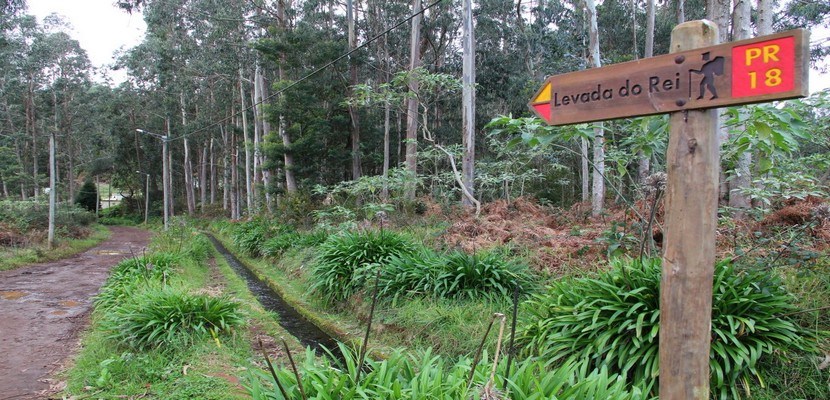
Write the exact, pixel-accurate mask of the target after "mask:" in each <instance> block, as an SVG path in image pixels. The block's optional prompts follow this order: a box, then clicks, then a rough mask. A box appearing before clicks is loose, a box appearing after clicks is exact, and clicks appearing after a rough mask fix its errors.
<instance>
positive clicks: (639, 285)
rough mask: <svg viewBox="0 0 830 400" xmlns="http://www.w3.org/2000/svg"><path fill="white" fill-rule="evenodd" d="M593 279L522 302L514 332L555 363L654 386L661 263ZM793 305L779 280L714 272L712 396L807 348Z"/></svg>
mask: <svg viewBox="0 0 830 400" xmlns="http://www.w3.org/2000/svg"><path fill="white" fill-rule="evenodd" d="M612 264H613V265H614V269H612V270H610V271H607V272H604V273H601V274H599V275H598V276H597V277H595V278H574V279H567V280H562V281H558V282H554V283H553V284H552V285H551V287H550V288H549V290H548V291H547V293H544V294H539V295H535V296H534V297H533V298H532V299H531V300H529V301H527V302H526V303H525V304H524V305H523V310H524V312H523V313H522V314H523V315H525V321H524V323H523V326H522V328H521V333H520V337H521V340H522V341H524V342H525V343H526V344H527V345H528V347H529V349H530V351H531V352H532V353H534V354H537V355H539V356H541V358H542V359H544V360H549V362H551V363H554V364H559V363H563V362H564V363H575V364H577V365H580V367H581V368H588V369H601V368H609V370H610V371H612V372H613V373H619V374H622V375H624V376H627V377H628V378H629V379H630V381H631V382H635V383H637V382H640V383H642V385H643V386H644V387H646V388H648V389H649V390H651V389H655V388H656V384H655V379H656V378H657V376H658V372H659V366H658V344H657V339H658V335H659V320H660V310H659V305H660V291H659V286H660V276H661V269H660V268H661V267H660V260H656V259H654V260H645V261H642V262H641V261H639V260H620V259H617V260H614V261H612ZM795 309H796V308H795V307H794V306H793V305H792V297H791V296H790V295H789V294H787V293H786V292H785V291H784V289H783V288H782V287H781V283H780V281H778V280H777V279H775V278H773V277H771V276H770V274H769V273H767V272H765V271H761V270H749V271H740V270H738V269H736V268H735V267H734V266H733V265H731V264H730V263H729V262H721V263H719V264H718V265H717V267H716V269H715V279H714V289H713V306H712V343H711V361H710V367H711V374H712V378H711V387H712V391H713V393H715V394H716V395H717V397H719V398H722V399H726V398H740V386H741V384H743V386H744V387H747V384H748V381H749V379H750V378H756V379H759V380H761V379H762V374H761V371H759V370H758V368H757V366H758V362H759V360H761V359H763V358H764V357H769V356H772V355H775V356H776V357H782V356H783V355H784V354H786V353H787V352H789V351H793V350H801V351H804V350H810V349H811V348H812V344H811V343H812V342H811V341H810V340H809V337H810V333H809V332H808V331H805V330H804V329H803V328H801V327H800V326H798V325H797V324H795V323H793V322H792V321H791V320H790V319H789V318H787V317H780V316H782V315H786V314H788V313H792V312H793V311H794V310H795Z"/></svg>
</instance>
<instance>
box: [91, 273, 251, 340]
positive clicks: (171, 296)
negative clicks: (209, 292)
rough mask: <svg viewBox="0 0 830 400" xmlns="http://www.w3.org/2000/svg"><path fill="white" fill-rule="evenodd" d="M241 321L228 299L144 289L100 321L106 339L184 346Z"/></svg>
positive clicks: (236, 309)
mask: <svg viewBox="0 0 830 400" xmlns="http://www.w3.org/2000/svg"><path fill="white" fill-rule="evenodd" d="M243 322H244V318H243V316H242V314H241V313H240V312H239V305H238V304H237V303H235V302H233V301H231V300H230V299H228V298H224V297H210V296H206V295H192V294H188V293H186V292H183V291H182V290H181V289H175V288H169V287H168V288H162V289H148V290H146V291H143V292H141V293H139V294H138V295H136V296H135V298H134V299H132V301H130V302H124V303H121V304H118V305H116V306H114V307H113V308H112V309H111V310H110V313H109V314H107V316H106V318H105V320H104V321H103V324H104V326H105V329H107V330H108V331H110V336H109V337H110V338H111V339H115V340H117V341H119V342H121V343H123V344H125V345H128V346H130V347H132V348H136V349H140V350H144V349H148V348H154V347H169V346H174V345H186V344H189V343H192V342H193V341H195V340H197V339H199V338H204V337H211V336H212V337H213V338H215V339H216V340H217V341H218V335H220V334H224V333H228V332H230V331H231V330H232V329H233V328H234V327H235V326H238V325H241V324H243Z"/></svg>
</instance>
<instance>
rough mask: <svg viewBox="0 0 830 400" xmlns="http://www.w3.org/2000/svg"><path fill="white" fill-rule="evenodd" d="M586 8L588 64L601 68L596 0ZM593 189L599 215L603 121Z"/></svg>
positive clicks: (598, 133)
mask: <svg viewBox="0 0 830 400" xmlns="http://www.w3.org/2000/svg"><path fill="white" fill-rule="evenodd" d="M585 8H586V11H587V12H588V20H589V24H590V25H589V28H588V41H589V45H588V46H589V52H588V64H590V65H591V67H592V68H599V67H600V66H601V65H602V63H601V62H600V58H599V30H598V29H597V7H596V3H594V0H585ZM593 172H594V173H593V176H592V181H593V186H592V191H591V195H592V196H591V214H592V215H593V216H595V217H596V216H598V215H600V213H602V210H603V207H604V204H605V181H604V179H605V132H604V131H603V129H602V123H598V124H597V125H596V127H595V128H594V171H593Z"/></svg>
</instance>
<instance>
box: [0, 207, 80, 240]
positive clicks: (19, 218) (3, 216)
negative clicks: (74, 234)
mask: <svg viewBox="0 0 830 400" xmlns="http://www.w3.org/2000/svg"><path fill="white" fill-rule="evenodd" d="M93 222H95V214H92V213H90V212H88V211H86V210H84V209H82V208H80V207H77V206H76V205H75V204H69V203H60V204H58V206H57V214H56V215H55V225H56V226H57V227H58V228H61V227H65V228H71V227H76V226H86V225H89V224H91V223H93ZM0 223H5V224H7V225H10V226H13V227H15V228H16V229H17V230H18V231H20V232H26V231H29V230H34V229H46V228H47V227H48V226H49V205H48V204H47V203H46V201H45V200H43V201H12V200H2V201H0Z"/></svg>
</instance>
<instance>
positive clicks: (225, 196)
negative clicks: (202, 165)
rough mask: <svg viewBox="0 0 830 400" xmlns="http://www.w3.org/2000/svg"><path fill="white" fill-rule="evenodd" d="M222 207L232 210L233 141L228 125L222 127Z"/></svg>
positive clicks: (228, 210)
mask: <svg viewBox="0 0 830 400" xmlns="http://www.w3.org/2000/svg"><path fill="white" fill-rule="evenodd" d="M222 168H223V171H222V209H223V210H225V211H227V212H232V210H231V141H230V134H229V133H228V129H227V128H226V127H224V126H223V127H222Z"/></svg>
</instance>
